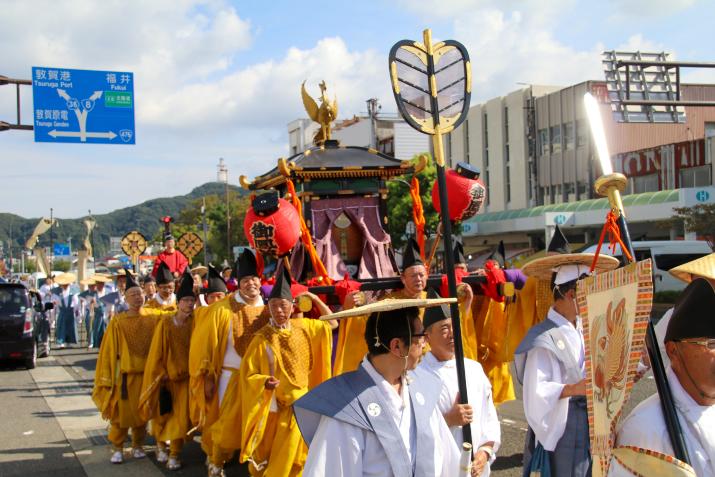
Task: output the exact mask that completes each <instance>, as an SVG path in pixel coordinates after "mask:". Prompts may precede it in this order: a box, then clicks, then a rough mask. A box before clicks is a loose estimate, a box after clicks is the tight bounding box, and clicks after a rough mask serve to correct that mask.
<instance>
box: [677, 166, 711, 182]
mask: <svg viewBox="0 0 715 477" xmlns="http://www.w3.org/2000/svg"><path fill="white" fill-rule="evenodd" d="M710 167H711V166H710V164H708V165H706V166H700V167H688V168H685V169H680V187H705V186H709V185H711V183H712V180H711V177H712V176H711V174H710Z"/></svg>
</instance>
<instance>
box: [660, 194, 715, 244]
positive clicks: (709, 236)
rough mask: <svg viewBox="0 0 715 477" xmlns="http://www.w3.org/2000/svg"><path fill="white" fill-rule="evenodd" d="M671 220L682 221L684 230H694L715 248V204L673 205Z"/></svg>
mask: <svg viewBox="0 0 715 477" xmlns="http://www.w3.org/2000/svg"><path fill="white" fill-rule="evenodd" d="M673 211H674V212H675V214H676V215H674V216H673V218H672V219H671V220H673V221H677V222H679V223H682V224H683V225H684V226H685V230H688V231H690V232H695V233H696V234H697V235H698V236H700V237H703V238H704V239H705V240H707V241H708V245H710V248H714V249H715V204H697V205H694V206H692V207H675V208H673Z"/></svg>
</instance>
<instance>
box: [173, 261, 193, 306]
mask: <svg viewBox="0 0 715 477" xmlns="http://www.w3.org/2000/svg"><path fill="white" fill-rule="evenodd" d="M187 296H196V295H194V277H192V276H191V272H190V271H189V267H186V269H184V273H183V274H182V275H181V281H180V282H179V289H178V290H177V291H176V301H179V300H181V299H182V298H184V297H187Z"/></svg>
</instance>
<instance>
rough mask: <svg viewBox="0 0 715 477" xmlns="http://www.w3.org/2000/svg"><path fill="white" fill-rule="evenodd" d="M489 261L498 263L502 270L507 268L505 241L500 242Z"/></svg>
mask: <svg viewBox="0 0 715 477" xmlns="http://www.w3.org/2000/svg"><path fill="white" fill-rule="evenodd" d="M487 260H494V261H496V262H497V263H498V264H499V266H500V267H501V268H506V250H505V249H504V241H503V240H500V241H499V245H497V248H496V250H494V251H493V252H492V253H491V254H490V255H489V257H487Z"/></svg>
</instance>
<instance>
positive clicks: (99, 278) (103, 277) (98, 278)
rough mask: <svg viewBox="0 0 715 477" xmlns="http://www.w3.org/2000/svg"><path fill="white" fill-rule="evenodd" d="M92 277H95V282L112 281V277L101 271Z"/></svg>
mask: <svg viewBox="0 0 715 477" xmlns="http://www.w3.org/2000/svg"><path fill="white" fill-rule="evenodd" d="M92 278H93V279H94V281H95V282H97V283H109V282H111V281H112V278H111V277H108V276H106V275H103V274H101V273H95V274H94V275H92Z"/></svg>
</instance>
